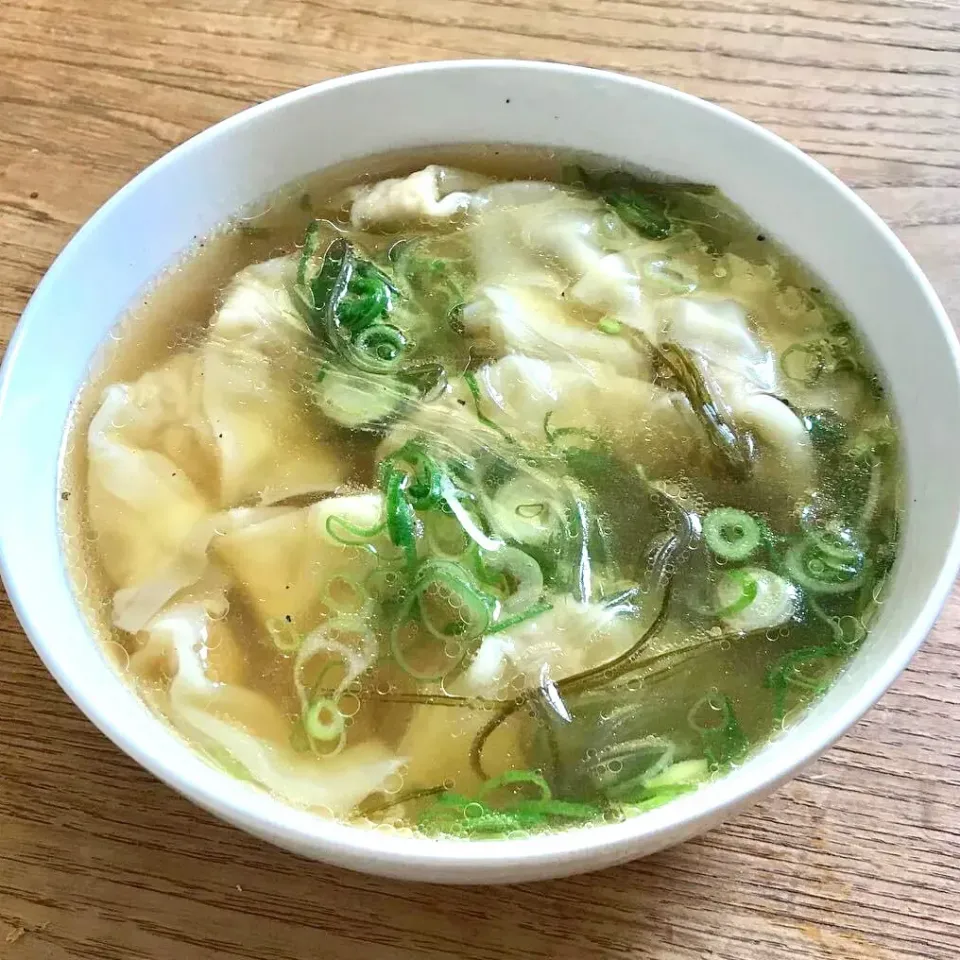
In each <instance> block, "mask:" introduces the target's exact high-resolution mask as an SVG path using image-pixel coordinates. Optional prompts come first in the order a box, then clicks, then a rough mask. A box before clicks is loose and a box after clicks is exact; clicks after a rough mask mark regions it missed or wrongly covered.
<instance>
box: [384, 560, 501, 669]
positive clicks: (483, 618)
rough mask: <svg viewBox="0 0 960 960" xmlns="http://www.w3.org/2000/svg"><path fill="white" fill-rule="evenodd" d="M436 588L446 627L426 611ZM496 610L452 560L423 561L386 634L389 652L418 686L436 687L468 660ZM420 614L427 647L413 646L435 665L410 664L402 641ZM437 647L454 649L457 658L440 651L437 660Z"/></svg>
mask: <svg viewBox="0 0 960 960" xmlns="http://www.w3.org/2000/svg"><path fill="white" fill-rule="evenodd" d="M433 587H436V592H437V594H438V596H439V598H440V601H441V604H440V605H442V604H445V605H446V606H447V607H448V608H449V610H450V611H451V614H452V613H453V612H454V611H455V612H456V618H454V617H453V616H452V615H451V616H450V618H449V619H448V620H447V621H446V622H439V621H438V618H437V615H436V614H435V613H434V611H433V609H432V607H431V605H430V600H431V598H430V597H427V596H425V594H427V592H428V591H429V590H430V589H431V588H433ZM494 607H495V601H494V600H493V598H492V597H489V596H488V595H487V594H485V593H483V591H481V590H480V589H479V588H478V587H477V585H476V584H475V583H474V582H473V580H472V578H471V577H470V575H469V574H468V573H467V571H466V570H465V569H464V568H463V567H462V566H460V564H458V563H454V562H453V561H451V560H427V561H425V562H424V563H423V564H422V565H421V566H420V568H419V569H418V571H417V579H416V582H415V584H414V586H413V588H412V589H411V590H410V593H409V595H408V597H407V599H406V601H405V602H404V604H403V607H402V608H401V610H400V612H399V614H398V616H397V618H396V619H395V621H394V624H393V627H392V629H391V631H390V650H391V653H392V654H393V658H394V660H395V661H396V662H397V664H398V665H399V666H400V667H401V669H403V670H404V671H405V672H406V673H408V674H410V676H412V677H414V678H415V679H417V680H424V681H435V680H440V679H442V678H443V677H445V676H446V675H447V674H448V673H449V672H450V671H451V670H453V669H454V668H455V667H456V666H457V665H458V664H459V663H460V662H461V661H462V660H463V658H464V657H465V656H466V655H467V652H468V644H470V643H471V642H472V641H476V640H477V639H479V638H480V637H481V636H482V635H483V634H484V633H485V632H486V630H487V628H488V627H489V625H490V618H491V615H492V612H493V609H494ZM416 613H419V621H420V625H421V626H422V627H423V628H424V629H425V631H426V633H427V634H428V635H429V636H430V638H431V639H430V640H429V642H428V644H426V645H424V643H423V642H422V635H421V636H420V637H418V638H416V639H415V642H414V644H413V645H412V646H414V647H420V648H421V649H422V648H424V647H425V646H426V653H427V654H428V655H430V654H432V655H433V658H432V661H431V662H436V665H431V666H418V665H416V664H414V663H413V662H412V661H411V652H412V650H411V648H410V647H409V646H407V645H405V644H404V643H403V638H402V636H401V634H402V631H403V629H404V628H405V627H406V626H407V624H410V623H414V622H415V614H416ZM437 641H440V642H441V643H449V644H453V645H454V647H455V652H454V653H453V654H451V653H450V652H449V650H448V649H447V647H446V646H444V647H442V648H441V651H440V652H441V653H442V657H437V655H436V650H437V646H438V644H437Z"/></svg>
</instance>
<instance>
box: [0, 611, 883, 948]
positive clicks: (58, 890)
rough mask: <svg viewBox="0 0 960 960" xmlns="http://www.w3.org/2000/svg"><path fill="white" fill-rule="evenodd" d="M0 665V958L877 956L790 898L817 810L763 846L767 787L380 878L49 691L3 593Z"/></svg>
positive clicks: (773, 816)
mask: <svg viewBox="0 0 960 960" xmlns="http://www.w3.org/2000/svg"><path fill="white" fill-rule="evenodd" d="M0 676H2V677H3V678H4V681H3V684H2V686H0V690H2V695H3V701H4V709H3V710H2V712H0V862H2V863H5V864H6V865H7V870H6V871H0V874H5V875H6V876H8V877H13V876H15V877H16V878H17V879H16V883H15V886H12V887H9V886H6V885H5V884H4V883H3V880H2V879H0V957H3V958H4V960H6V957H7V956H8V954H7V953H5V952H4V947H5V946H7V945H8V944H7V942H6V941H4V939H3V936H4V935H6V937H7V939H8V940H10V941H11V942H10V945H9V957H10V960H33V958H43V960H47V958H51V960H60V958H61V957H62V958H68V957H70V958H72V957H80V956H82V957H87V956H98V957H104V958H108V957H113V956H116V957H122V958H124V960H126V958H131V957H143V958H164V960H166V958H168V957H172V956H175V957H176V958H177V960H193V958H197V960H201V958H203V960H221V958H240V957H243V958H257V960H264V958H283V960H286V958H291V960H292V958H298V960H299V958H302V957H307V956H313V955H314V954H315V952H316V950H317V948H318V944H319V943H321V942H322V954H323V956H324V957H325V960H331V958H332V960H340V958H344V960H346V958H347V957H351V958H353V957H354V956H356V954H357V951H358V950H359V951H361V955H362V956H365V957H369V956H372V957H375V958H377V960H381V958H382V960H389V958H401V957H414V956H416V957H431V956H435V957H446V956H451V955H455V956H458V957H463V958H468V960H474V958H476V960H481V958H491V960H492V958H497V960H502V958H504V957H523V958H531V960H536V958H552V960H566V958H571V960H572V958H575V957H576V958H578V960H585V958H586V960H590V958H612V957H638V956H639V957H652V958H657V960H688V958H689V960H695V958H696V960H699V958H703V957H709V958H711V960H712V958H714V957H717V958H727V957H729V958H731V960H739V958H741V957H743V958H750V960H753V958H762V957H765V956H767V955H768V954H767V953H766V952H764V951H769V950H776V949H778V948H782V947H784V946H786V945H787V943H792V944H795V945H797V946H800V947H803V946H805V947H806V948H808V949H809V951H810V952H809V954H808V953H807V950H803V949H802V950H801V951H799V952H798V953H797V954H796V955H797V956H808V955H809V956H810V957H817V958H821V957H823V958H834V957H836V958H844V960H860V958H861V957H867V956H870V957H871V960H888V957H889V956H890V955H889V954H886V953H884V952H883V950H882V949H880V948H878V947H877V945H876V944H875V943H868V942H866V941H864V943H865V944H866V946H864V947H863V950H862V951H861V949H860V948H859V947H858V946H857V944H856V942H855V941H852V940H849V939H847V938H846V937H844V938H843V939H842V940H838V941H837V944H839V946H838V947H837V949H836V951H835V950H834V949H833V948H831V947H830V943H831V942H832V941H830V940H829V938H830V937H834V938H835V937H836V936H837V934H835V933H830V932H829V931H828V932H827V933H826V934H824V933H823V932H822V930H821V928H820V927H819V926H818V925H817V924H814V923H811V922H809V921H805V919H804V916H805V913H804V911H803V910H800V911H796V910H793V909H791V900H790V897H791V890H790V886H791V884H790V883H789V876H790V872H789V871H790V869H791V866H796V865H797V863H798V862H801V861H803V859H804V852H805V851H804V848H807V851H806V852H808V853H816V851H817V850H819V851H820V852H822V853H823V854H826V853H827V851H826V849H825V842H824V840H823V838H822V835H821V833H820V832H819V831H820V828H821V827H822V822H821V821H822V817H823V813H822V811H820V813H819V821H818V816H817V815H816V814H815V815H814V816H813V817H812V818H808V819H807V820H806V821H805V827H806V828H807V833H806V834H804V833H803V832H801V834H800V835H799V836H796V837H789V838H784V837H781V838H780V840H781V841H784V843H783V845H781V846H780V847H779V848H778V847H777V846H776V845H772V846H771V847H770V848H769V849H767V850H766V851H765V850H764V840H765V839H766V835H767V833H768V831H771V830H772V831H773V834H772V836H773V838H774V840H776V832H777V831H778V830H779V829H783V828H784V824H783V823H778V820H779V819H780V818H779V812H780V811H779V810H777V811H776V813H775V812H774V810H775V808H776V805H777V803H778V800H777V799H776V798H775V799H774V800H771V801H768V802H767V803H765V804H761V805H760V806H759V807H758V808H755V810H754V812H753V814H751V815H749V816H748V817H744V818H740V819H739V820H737V821H735V822H734V823H733V824H731V825H729V826H727V827H725V828H723V829H721V830H719V831H715V832H714V833H711V834H708V835H707V836H706V837H702V838H700V839H698V840H696V841H692V842H690V843H688V844H685V845H684V846H682V847H679V848H674V849H672V850H669V851H665V852H663V853H661V854H658V855H656V856H653V857H649V858H647V859H646V860H643V861H637V862H634V863H631V864H627V865H625V866H622V867H618V868H615V869H612V870H607V871H604V872H602V873H597V874H590V875H586V876H580V877H572V878H569V879H566V880H559V881H552V882H545V883H536V884H526V885H521V886H515V887H499V888H498V887H472V888H462V887H461V888H451V887H438V886H433V885H428V884H416V883H403V882H397V881H388V880H381V879H377V878H372V877H366V876H363V875H360V874H356V873H351V872H348V871H344V870H340V869H337V868H334V867H329V866H326V865H323V864H319V863H314V862H312V861H309V860H305V859H303V858H300V857H297V856H294V855H292V854H288V853H286V852H284V851H281V850H278V849H276V848H274V847H272V846H270V845H268V844H265V843H262V842H260V841H258V840H256V839H254V838H252V837H249V836H247V835H246V834H244V833H242V832H241V831H239V830H237V829H234V828H233V827H230V826H228V825H226V824H223V823H221V822H220V821H218V820H216V819H215V818H213V817H212V816H210V815H209V814H207V813H205V812H204V811H202V810H200V809H198V808H196V807H195V806H193V805H192V804H191V803H189V802H188V801H187V800H185V799H183V798H182V797H180V796H179V795H178V794H176V793H175V792H174V791H172V790H170V789H169V788H167V787H166V786H165V785H163V784H162V783H160V782H158V781H157V780H155V779H154V778H153V777H152V776H151V775H150V774H148V773H147V772H146V771H144V770H142V769H141V768H140V767H138V766H137V765H136V764H134V763H133V761H132V760H130V759H129V758H127V757H126V756H125V755H124V754H122V753H121V752H120V751H119V750H117V749H116V748H115V747H114V746H113V745H112V744H111V743H110V742H109V741H107V740H106V738H104V737H103V736H102V735H101V734H100V733H99V732H98V731H97V730H96V729H95V728H94V727H93V726H92V725H91V724H90V723H89V722H88V721H87V720H86V719H85V718H84V717H83V716H82V715H81V714H80V713H79V712H78V711H77V710H76V708H75V707H74V706H73V705H72V704H71V703H70V702H69V700H67V698H66V697H65V695H64V694H63V693H62V692H61V691H60V689H59V688H58V687H57V686H56V684H55V683H54V681H53V680H52V679H51V678H50V677H49V675H48V674H47V673H46V671H45V670H44V669H43V666H42V664H41V663H40V661H39V660H38V659H37V657H36V656H35V654H34V653H33V651H32V650H31V649H30V647H29V644H28V642H27V640H26V638H25V637H24V636H23V634H22V632H21V631H20V629H19V627H18V625H17V624H16V623H15V621H14V620H13V617H12V614H11V613H10V610H9V607H7V606H5V605H3V606H0ZM788 790H789V791H792V792H793V794H796V796H795V797H792V798H787V799H786V800H784V799H783V798H781V802H786V803H790V802H791V799H792V800H793V801H794V802H795V801H796V800H799V801H800V803H801V804H802V803H803V790H804V786H803V785H802V784H794V785H792V786H791V787H790V788H788ZM814 806H816V805H814ZM795 826H796V825H794V827H795ZM803 826H804V824H802V825H801V830H802V829H803ZM811 831H812V833H811ZM793 843H795V844H796V848H795V849H793V850H791V849H790V846H789V845H790V844H793ZM798 856H799V859H798ZM806 865H807V866H808V867H812V866H813V864H812V863H807V864H806ZM784 869H786V876H787V877H788V881H787V882H786V883H785V884H784V881H783V875H784ZM817 869H820V868H819V867H817ZM828 873H829V872H828ZM828 873H827V874H824V877H825V879H824V880H823V881H822V884H826V886H825V887H824V888H823V889H824V892H825V896H826V897H827V898H828V899H839V900H844V899H847V897H848V895H849V892H850V890H849V887H847V888H846V889H843V884H842V883H839V882H833V886H832V888H831V882H832V881H831V880H830V877H829V875H828ZM795 882H796V889H795V890H794V891H792V892H793V893H794V894H795V893H796V892H798V891H799V890H800V885H801V881H800V880H799V878H798V879H797V880H796V881H795ZM780 884H784V886H783V888H782V889H778V890H774V889H773V887H775V886H778V885H780ZM771 894H773V896H772V897H771V896H770V895H771ZM807 915H809V914H807ZM4 925H6V928H7V932H6V933H5V930H4ZM11 938H12V940H11ZM825 938H826V939H825ZM31 944H32V945H33V946H32V947H31ZM751 944H753V945H755V946H757V949H754V946H751ZM14 946H15V947H16V948H17V950H18V951H19V952H16V953H15V952H13V949H14ZM868 950H869V951H870V952H869V953H868V952H867V951H868ZM715 951H719V952H715ZM770 955H772V954H770ZM791 955H793V954H791Z"/></svg>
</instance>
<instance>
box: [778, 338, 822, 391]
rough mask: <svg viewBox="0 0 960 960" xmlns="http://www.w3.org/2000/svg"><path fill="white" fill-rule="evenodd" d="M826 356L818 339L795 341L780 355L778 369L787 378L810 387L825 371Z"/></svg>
mask: <svg viewBox="0 0 960 960" xmlns="http://www.w3.org/2000/svg"><path fill="white" fill-rule="evenodd" d="M827 365H828V364H827V358H826V356H825V355H824V350H823V346H822V345H821V343H820V342H819V341H814V342H812V343H795V344H793V345H792V346H790V347H787V349H786V350H785V351H784V352H783V353H782V354H781V355H780V369H781V370H782V371H783V374H784V376H785V377H787V379H789V380H794V381H796V382H797V383H803V384H806V385H807V386H810V387H812V386H813V385H814V384H816V383H817V382H819V380H820V378H821V377H822V376H823V375H824V373H825V372H826V371H827Z"/></svg>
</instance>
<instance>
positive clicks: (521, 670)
mask: <svg viewBox="0 0 960 960" xmlns="http://www.w3.org/2000/svg"><path fill="white" fill-rule="evenodd" d="M551 600H552V603H553V609H551V610H548V611H546V613H542V614H540V615H539V616H537V617H532V618H531V619H529V620H525V621H523V622H521V623H518V624H517V625H516V626H515V627H511V628H510V629H507V630H502V631H500V632H499V633H494V634H491V635H490V636H488V637H484V639H483V642H482V643H481V645H480V649H479V651H478V653H477V655H476V657H475V658H474V659H473V661H472V662H471V664H470V666H469V667H468V668H467V669H466V670H465V671H464V673H463V674H461V675H460V676H459V677H458V678H457V680H456V681H455V682H454V683H453V684H452V685H451V688H450V693H451V694H454V695H459V696H472V697H497V696H506V695H507V694H508V693H509V692H512V693H513V694H514V695H516V694H517V693H518V692H520V691H521V690H526V689H529V688H530V687H536V686H538V685H539V684H541V683H543V682H544V681H545V680H549V681H552V682H553V683H556V682H557V681H559V680H563V679H565V678H566V677H571V676H574V675H575V674H578V673H582V672H583V671H584V670H589V669H591V668H593V667H597V666H599V665H600V664H603V663H607V662H608V661H610V660H613V659H614V658H615V657H617V656H619V655H620V654H621V653H623V652H624V651H625V650H627V649H628V648H629V647H630V645H631V644H632V643H633V642H634V641H635V639H636V638H635V632H636V630H635V624H633V623H632V622H631V621H629V620H626V619H625V618H623V617H620V616H618V615H617V611H616V610H611V609H610V608H609V607H607V606H605V605H604V604H602V603H580V602H579V601H577V600H575V599H574V598H573V597H570V596H562V597H554V598H551Z"/></svg>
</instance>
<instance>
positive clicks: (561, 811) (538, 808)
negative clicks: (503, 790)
mask: <svg viewBox="0 0 960 960" xmlns="http://www.w3.org/2000/svg"><path fill="white" fill-rule="evenodd" d="M509 810H510V812H516V813H517V814H519V815H521V816H523V815H525V814H526V815H533V816H535V817H559V818H561V819H563V820H596V819H598V818H599V817H600V816H601V810H600V808H599V807H594V806H591V805H590V804H589V803H573V802H571V801H569V800H518V801H517V802H516V803H514V804H512V805H511V806H510V807H509Z"/></svg>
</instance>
